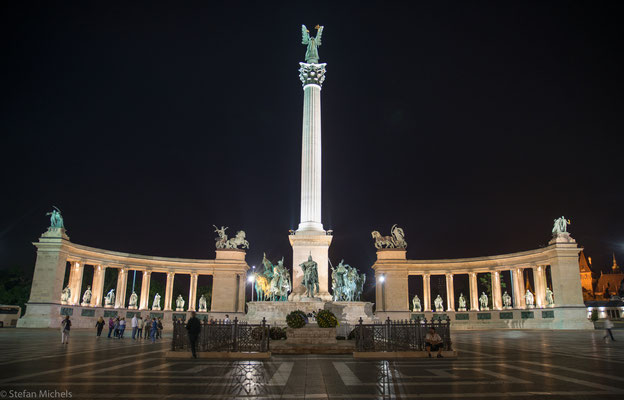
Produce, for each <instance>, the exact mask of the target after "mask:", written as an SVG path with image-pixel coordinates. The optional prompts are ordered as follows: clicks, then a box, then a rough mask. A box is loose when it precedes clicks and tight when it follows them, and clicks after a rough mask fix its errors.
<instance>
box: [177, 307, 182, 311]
mask: <svg viewBox="0 0 624 400" xmlns="http://www.w3.org/2000/svg"><path fill="white" fill-rule="evenodd" d="M176 311H177V312H180V311H184V308H179V307H178V308H176Z"/></svg>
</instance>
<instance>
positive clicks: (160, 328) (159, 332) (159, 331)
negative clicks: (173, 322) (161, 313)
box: [156, 318, 163, 339]
mask: <svg viewBox="0 0 624 400" xmlns="http://www.w3.org/2000/svg"><path fill="white" fill-rule="evenodd" d="M162 330H163V324H162V321H161V320H160V318H158V332H156V333H157V334H158V336H156V338H157V339H162Z"/></svg>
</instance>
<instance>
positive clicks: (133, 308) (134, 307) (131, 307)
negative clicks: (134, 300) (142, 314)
mask: <svg viewBox="0 0 624 400" xmlns="http://www.w3.org/2000/svg"><path fill="white" fill-rule="evenodd" d="M136 309H137V308H136V306H129V307H128V310H136Z"/></svg>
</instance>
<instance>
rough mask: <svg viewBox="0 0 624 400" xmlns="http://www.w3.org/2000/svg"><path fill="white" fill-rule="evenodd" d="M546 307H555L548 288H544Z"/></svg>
mask: <svg viewBox="0 0 624 400" xmlns="http://www.w3.org/2000/svg"><path fill="white" fill-rule="evenodd" d="M622 283H624V281H622ZM546 305H547V306H548V307H553V306H554V305H555V296H554V293H553V291H552V290H550V288H549V287H547V288H546Z"/></svg>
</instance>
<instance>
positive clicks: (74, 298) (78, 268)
mask: <svg viewBox="0 0 624 400" xmlns="http://www.w3.org/2000/svg"><path fill="white" fill-rule="evenodd" d="M73 272H74V273H73V274H70V278H71V279H72V282H71V284H70V286H69V287H70V289H71V301H70V302H69V304H72V305H77V304H80V297H81V293H80V289H82V274H83V273H84V265H83V263H81V262H75V263H74V265H73Z"/></svg>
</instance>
